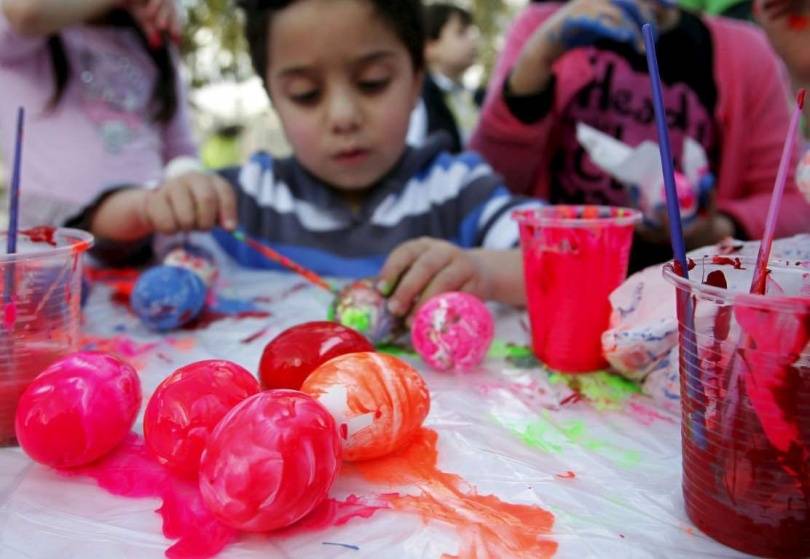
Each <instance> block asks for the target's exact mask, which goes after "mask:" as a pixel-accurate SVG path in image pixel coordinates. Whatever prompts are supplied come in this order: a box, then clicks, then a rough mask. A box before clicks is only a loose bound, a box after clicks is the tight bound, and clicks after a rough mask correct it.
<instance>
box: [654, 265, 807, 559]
mask: <svg viewBox="0 0 810 559" xmlns="http://www.w3.org/2000/svg"><path fill="white" fill-rule="evenodd" d="M754 263H755V259H753V258H736V257H726V256H719V257H718V256H715V257H706V258H704V259H702V260H698V261H696V262H695V266H694V268H693V269H692V270H691V271H690V272H689V276H690V280H689V281H687V280H686V279H684V278H682V277H680V276H679V275H677V274H676V273H675V271H674V268H673V265H672V264H668V265H667V266H665V269H664V276H665V277H666V278H667V280H668V281H670V282H671V283H673V284H674V285H675V287H676V294H677V301H678V323H679V331H680V332H679V338H680V370H681V375H680V378H681V406H682V416H683V425H682V445H683V494H684V500H685V502H686V511H687V514H688V515H689V517H690V518H691V519H692V521H693V522H694V523H695V525H696V526H697V527H698V528H700V529H701V530H702V531H703V532H705V533H706V534H707V535H709V536H711V537H712V538H714V539H716V540H718V541H719V542H722V543H724V544H726V545H728V546H730V547H734V548H736V549H738V550H740V551H744V552H747V553H752V554H755V555H761V556H767V557H808V556H810V262H801V261H799V262H797V261H790V262H786V261H771V263H770V265H769V269H770V275H769V279H768V285H767V291H766V294H765V295H750V294H748V290H749V287H750V285H751V278H752V276H753V269H754Z"/></svg>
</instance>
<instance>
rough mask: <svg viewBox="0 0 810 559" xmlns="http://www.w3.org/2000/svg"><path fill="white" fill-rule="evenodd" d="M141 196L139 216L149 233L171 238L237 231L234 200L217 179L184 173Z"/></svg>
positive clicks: (217, 177) (225, 183)
mask: <svg viewBox="0 0 810 559" xmlns="http://www.w3.org/2000/svg"><path fill="white" fill-rule="evenodd" d="M144 194H145V196H144V199H143V200H144V203H143V208H142V214H141V215H142V216H143V221H144V223H145V224H147V227H148V229H149V230H151V231H155V232H157V233H163V234H166V235H170V234H172V233H178V232H182V231H207V230H209V229H212V228H213V227H216V226H217V225H219V226H220V227H222V228H224V229H228V230H231V229H233V228H234V227H236V197H235V196H234V193H233V190H232V189H231V187H230V185H229V184H228V183H227V182H225V180H224V179H222V178H221V177H219V176H217V175H209V174H205V173H198V172H192V173H186V174H184V175H180V176H179V177H176V178H173V179H170V180H168V181H166V182H165V183H163V185H161V186H160V187H159V188H157V189H155V190H150V191H146V192H144Z"/></svg>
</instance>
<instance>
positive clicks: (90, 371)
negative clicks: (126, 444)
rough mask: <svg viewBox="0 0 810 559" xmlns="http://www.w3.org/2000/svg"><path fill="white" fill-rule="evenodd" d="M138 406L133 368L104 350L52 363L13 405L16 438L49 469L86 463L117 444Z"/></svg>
mask: <svg viewBox="0 0 810 559" xmlns="http://www.w3.org/2000/svg"><path fill="white" fill-rule="evenodd" d="M140 407H141V383H140V380H139V379H138V375H137V373H136V372H135V369H133V368H132V366H131V365H129V364H127V363H124V362H123V361H121V360H119V359H117V358H115V357H113V356H112V355H107V354H105V353H95V352H79V353H74V354H71V355H68V356H67V357H64V358H62V359H60V360H59V361H56V362H55V363H53V364H52V365H51V366H49V367H48V368H47V369H45V370H44V371H43V372H42V373H40V375H39V376H37V378H35V379H34V381H33V382H32V383H31V384H30V385H29V386H28V388H26V389H25V392H23V394H22V396H21V397H20V401H19V403H18V405H17V416H16V423H15V429H16V432H17V440H18V441H19V443H20V446H21V447H22V448H23V450H24V451H25V452H26V453H27V454H28V456H30V457H31V458H32V459H33V460H35V461H37V462H40V463H42V464H46V465H48V466H52V467H54V468H73V467H76V466H82V465H85V464H89V463H91V462H93V461H95V460H97V459H99V458H101V457H102V456H104V455H105V454H107V453H108V452H110V451H111V450H113V449H114V448H115V447H116V446H118V445H119V444H120V443H121V442H122V441H123V440H124V438H125V437H126V436H127V434H128V433H129V431H130V429H131V428H132V424H133V423H134V422H135V418H136V417H137V415H138V410H139V409H140Z"/></svg>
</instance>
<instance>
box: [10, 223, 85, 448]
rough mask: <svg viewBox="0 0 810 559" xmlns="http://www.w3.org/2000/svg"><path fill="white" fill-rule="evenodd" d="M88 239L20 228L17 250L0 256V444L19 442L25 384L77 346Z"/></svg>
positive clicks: (63, 231)
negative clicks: (16, 419) (16, 431)
mask: <svg viewBox="0 0 810 559" xmlns="http://www.w3.org/2000/svg"><path fill="white" fill-rule="evenodd" d="M34 232H36V233H38V234H37V235H34V234H33V233H34ZM5 242H6V239H5V233H0V244H5ZM91 244H92V236H91V235H89V234H88V233H85V232H82V231H75V230H72V229H51V228H40V229H37V230H31V231H30V232H20V236H19V237H18V254H15V255H0V446H9V445H14V444H16V443H17V439H16V437H15V434H14V415H15V413H16V410H17V401H18V400H19V397H20V395H21V394H22V393H23V391H24V390H25V389H26V387H27V386H28V385H29V384H30V383H31V381H32V380H34V378H35V377H36V376H37V375H38V374H39V373H41V372H42V371H43V370H45V368H47V367H48V366H49V365H50V364H51V363H53V362H54V361H56V360H57V359H58V358H60V357H62V356H64V355H67V354H69V353H71V352H72V351H75V350H76V349H77V344H78V338H79V317H80V298H81V273H82V266H81V257H82V253H83V252H84V251H85V250H86V249H87V248H89V247H90V245H91Z"/></svg>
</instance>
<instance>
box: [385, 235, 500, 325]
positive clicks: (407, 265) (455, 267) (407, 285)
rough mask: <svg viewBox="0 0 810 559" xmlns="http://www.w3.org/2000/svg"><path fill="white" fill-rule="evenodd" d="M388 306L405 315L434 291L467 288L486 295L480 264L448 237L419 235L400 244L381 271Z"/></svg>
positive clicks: (481, 295) (487, 291)
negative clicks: (438, 237) (387, 297)
mask: <svg viewBox="0 0 810 559" xmlns="http://www.w3.org/2000/svg"><path fill="white" fill-rule="evenodd" d="M393 286H396V289H394V291H393V293H391V295H390V297H389V301H388V308H389V310H390V311H391V312H392V313H393V314H395V315H398V316H405V315H407V314H409V313H410V312H411V311H413V310H415V309H417V308H419V306H420V305H421V304H422V303H424V302H425V301H427V299H429V298H430V297H432V296H433V295H436V294H438V293H444V292H447V291H466V292H468V293H472V294H474V295H477V296H478V297H481V298H482V299H488V298H489V286H488V285H487V281H486V277H485V274H484V272H483V269H482V266H481V265H480V264H479V262H478V260H477V259H476V257H475V256H474V255H473V254H472V253H471V252H470V251H466V250H463V249H461V248H459V247H458V246H456V245H454V244H452V243H449V242H447V241H443V240H439V239H432V238H429V237H422V238H420V239H415V240H413V241H407V242H405V243H403V244H401V245H399V246H398V247H397V248H396V249H394V251H393V252H392V253H391V255H390V256H389V257H388V260H387V261H386V263H385V265H384V266H383V269H382V271H381V272H380V290H381V291H382V292H383V294H384V295H387V294H388V292H389V291H391V289H392V287H393Z"/></svg>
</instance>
